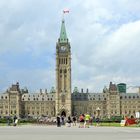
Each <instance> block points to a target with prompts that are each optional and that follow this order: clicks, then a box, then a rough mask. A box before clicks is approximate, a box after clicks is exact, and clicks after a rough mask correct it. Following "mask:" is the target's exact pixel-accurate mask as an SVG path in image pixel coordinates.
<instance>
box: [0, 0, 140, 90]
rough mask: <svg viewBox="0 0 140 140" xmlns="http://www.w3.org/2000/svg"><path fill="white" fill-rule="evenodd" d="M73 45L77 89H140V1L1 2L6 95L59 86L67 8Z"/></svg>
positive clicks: (1, 78) (1, 73) (0, 83)
mask: <svg viewBox="0 0 140 140" xmlns="http://www.w3.org/2000/svg"><path fill="white" fill-rule="evenodd" d="M65 8H67V9H69V10H70V13H69V14H67V15H66V16H65V22H66V30H67V35H68V38H69V40H70V43H71V47H72V86H73V87H74V86H77V87H79V89H80V88H84V89H85V90H86V88H89V90H90V91H91V92H101V91H102V89H103V87H104V86H105V85H106V86H108V84H109V82H110V81H113V82H115V83H120V82H125V83H127V84H128V86H130V85H137V86H139V85H140V72H139V70H140V59H139V57H140V14H139V13H140V1H138V0H86V1H83V0H77V1H75V0H65V1H64V0H59V1H55V0H24V1H23V0H1V1H0V91H1V92H3V91H5V90H6V89H7V88H8V87H9V86H10V85H11V84H13V83H16V82H17V81H19V83H20V85H21V87H25V86H26V87H27V88H28V89H29V90H30V91H31V92H35V91H38V90H39V89H40V88H42V89H45V88H47V89H48V90H49V89H50V88H51V87H52V86H55V47H56V41H57V39H58V37H59V34H60V27H61V19H62V11H63V9H65Z"/></svg>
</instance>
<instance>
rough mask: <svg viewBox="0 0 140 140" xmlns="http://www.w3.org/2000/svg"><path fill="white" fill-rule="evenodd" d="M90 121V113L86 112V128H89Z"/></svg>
mask: <svg viewBox="0 0 140 140" xmlns="http://www.w3.org/2000/svg"><path fill="white" fill-rule="evenodd" d="M89 121H90V115H89V113H88V112H87V113H86V114H85V123H84V128H89Z"/></svg>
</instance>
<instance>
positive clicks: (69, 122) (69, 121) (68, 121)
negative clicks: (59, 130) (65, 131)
mask: <svg viewBox="0 0 140 140" xmlns="http://www.w3.org/2000/svg"><path fill="white" fill-rule="evenodd" d="M71 122H72V121H71V117H70V116H68V120H67V123H68V127H71Z"/></svg>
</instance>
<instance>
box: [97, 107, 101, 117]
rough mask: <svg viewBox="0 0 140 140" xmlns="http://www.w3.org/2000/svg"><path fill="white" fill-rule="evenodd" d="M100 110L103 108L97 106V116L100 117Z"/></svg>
mask: <svg viewBox="0 0 140 140" xmlns="http://www.w3.org/2000/svg"><path fill="white" fill-rule="evenodd" d="M100 110H101V109H100V108H99V107H97V108H96V111H97V118H99V116H100Z"/></svg>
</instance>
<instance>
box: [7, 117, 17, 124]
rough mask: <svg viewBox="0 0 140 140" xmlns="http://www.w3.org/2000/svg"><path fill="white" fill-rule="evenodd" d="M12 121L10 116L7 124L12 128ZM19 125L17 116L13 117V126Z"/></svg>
mask: <svg viewBox="0 0 140 140" xmlns="http://www.w3.org/2000/svg"><path fill="white" fill-rule="evenodd" d="M11 121H12V119H11V118H10V116H8V117H7V124H8V125H9V126H10V125H11ZM17 123H18V118H17V116H14V117H13V126H16V125H17Z"/></svg>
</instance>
